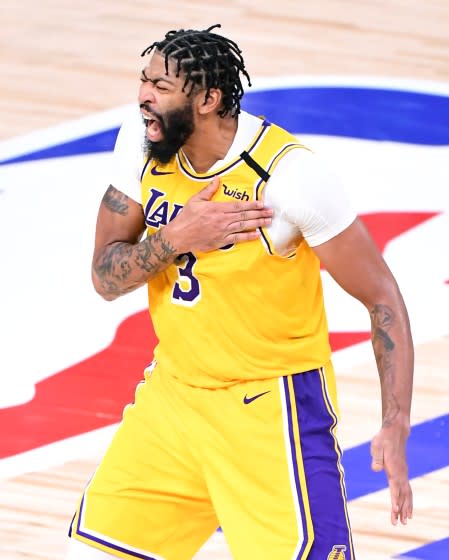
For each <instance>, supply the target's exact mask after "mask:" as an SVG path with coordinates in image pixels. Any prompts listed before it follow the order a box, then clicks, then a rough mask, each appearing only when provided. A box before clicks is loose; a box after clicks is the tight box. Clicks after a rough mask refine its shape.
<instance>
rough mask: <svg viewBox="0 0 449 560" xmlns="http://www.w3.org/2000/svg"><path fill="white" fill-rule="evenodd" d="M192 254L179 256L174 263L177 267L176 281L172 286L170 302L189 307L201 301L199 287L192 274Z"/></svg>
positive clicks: (193, 256)
mask: <svg viewBox="0 0 449 560" xmlns="http://www.w3.org/2000/svg"><path fill="white" fill-rule="evenodd" d="M196 260H197V259H196V257H195V255H194V254H193V253H184V254H182V255H179V256H178V258H177V259H176V261H175V264H176V266H177V267H178V280H177V281H176V282H175V285H174V286H173V293H172V302H173V303H176V304H178V305H186V306H188V307H191V306H192V305H195V304H196V303H197V302H198V301H199V300H200V299H201V287H200V283H199V282H198V279H197V278H195V276H194V274H193V269H194V266H195V263H196Z"/></svg>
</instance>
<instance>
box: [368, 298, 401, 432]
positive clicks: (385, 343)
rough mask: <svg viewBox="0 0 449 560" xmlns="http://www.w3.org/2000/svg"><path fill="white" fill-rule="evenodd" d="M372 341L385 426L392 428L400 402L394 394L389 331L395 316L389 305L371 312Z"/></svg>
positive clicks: (393, 369) (377, 305) (393, 366)
mask: <svg viewBox="0 0 449 560" xmlns="http://www.w3.org/2000/svg"><path fill="white" fill-rule="evenodd" d="M370 315H371V339H372V344H373V349H374V356H375V358H376V363H377V369H378V371H379V376H380V382H381V388H382V403H383V411H382V412H383V414H382V416H383V425H384V426H390V425H391V423H392V422H393V420H394V418H395V417H396V416H397V414H398V412H399V404H398V400H397V398H396V396H395V394H394V392H393V390H394V383H395V373H396V372H395V363H394V353H393V351H394V348H395V344H394V341H393V340H392V338H391V337H390V335H389V333H388V331H389V330H390V329H391V328H392V326H393V325H394V322H395V315H394V313H393V311H392V309H391V308H390V307H388V306H387V305H380V304H376V305H375V306H374V307H373V309H372V310H371V312H370Z"/></svg>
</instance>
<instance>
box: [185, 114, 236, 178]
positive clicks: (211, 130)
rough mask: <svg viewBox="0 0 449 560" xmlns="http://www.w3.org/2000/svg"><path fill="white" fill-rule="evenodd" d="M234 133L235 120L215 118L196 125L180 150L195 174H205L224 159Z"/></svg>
mask: <svg viewBox="0 0 449 560" xmlns="http://www.w3.org/2000/svg"><path fill="white" fill-rule="evenodd" d="M236 132H237V119H234V118H232V117H225V118H221V117H216V118H215V119H210V120H207V121H205V122H201V123H198V124H197V126H196V127H195V132H194V133H193V134H192V136H191V137H190V138H189V139H188V141H187V142H186V143H185V144H184V146H183V147H182V150H183V152H184V153H185V155H186V156H187V158H188V160H189V162H190V164H191V166H192V167H193V169H194V170H195V171H196V172H197V173H206V172H207V171H209V169H210V168H211V167H212V166H213V165H214V163H216V162H217V161H219V160H222V159H224V158H225V157H226V154H227V153H228V151H229V148H230V147H231V145H232V142H233V141H234V138H235V135H236Z"/></svg>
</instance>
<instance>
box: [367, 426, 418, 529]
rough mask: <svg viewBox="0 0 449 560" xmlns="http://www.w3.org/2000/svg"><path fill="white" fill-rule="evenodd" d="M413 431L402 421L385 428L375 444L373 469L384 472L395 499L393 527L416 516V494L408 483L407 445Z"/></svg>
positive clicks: (374, 441) (373, 441)
mask: <svg viewBox="0 0 449 560" xmlns="http://www.w3.org/2000/svg"><path fill="white" fill-rule="evenodd" d="M409 432H410V429H409V427H408V426H407V425H406V424H405V423H403V422H401V421H399V420H398V421H397V422H395V421H393V423H392V424H391V425H389V426H382V428H381V430H380V431H379V432H378V434H376V436H374V438H373V440H372V442H371V457H372V462H371V468H372V469H373V471H381V470H384V471H385V474H386V476H387V480H388V485H389V487H390V495H391V523H392V524H393V525H397V524H398V520H400V521H401V523H402V524H403V525H406V524H407V519H411V518H412V515H413V494H412V489H411V486H410V482H409V479H408V467H407V458H406V443H407V438H408V435H409Z"/></svg>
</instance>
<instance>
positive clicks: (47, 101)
mask: <svg viewBox="0 0 449 560" xmlns="http://www.w3.org/2000/svg"><path fill="white" fill-rule="evenodd" d="M1 16H2V32H1V35H0V46H1V48H0V70H1V76H2V78H1V84H2V85H1V88H0V104H1V109H2V111H1V119H0V140H3V141H8V140H9V139H11V138H13V137H16V136H18V135H22V134H27V133H36V132H37V131H39V130H41V129H45V128H47V127H50V126H53V125H58V124H60V123H64V122H66V121H69V120H71V119H76V118H78V117H84V116H86V115H90V114H93V113H96V112H98V111H103V110H106V109H113V108H115V107H117V106H121V105H123V104H126V103H131V102H133V101H134V98H135V93H136V88H137V78H138V73H139V71H140V68H141V64H142V61H141V59H140V57H139V54H140V52H141V50H142V49H143V47H145V46H146V45H147V44H149V43H150V42H152V41H153V40H155V39H159V38H160V37H162V36H163V34H164V33H165V32H166V31H167V30H169V29H176V28H180V27H192V28H200V27H207V26H209V25H211V24H214V23H221V24H222V26H223V28H222V31H223V33H224V34H226V35H228V36H230V37H231V38H232V39H234V40H235V41H237V43H238V44H239V45H240V47H241V48H242V49H243V52H244V55H245V59H246V63H247V67H248V69H249V71H250V73H251V75H252V76H253V77H255V78H265V77H267V78H269V77H279V76H287V77H289V76H316V77H320V76H329V75H332V76H341V77H345V78H346V79H349V77H354V76H356V77H357V76H364V77H372V78H385V79H386V80H388V79H391V80H392V82H393V81H395V80H396V81H397V80H398V79H404V80H405V79H407V80H410V79H411V80H420V81H423V82H422V83H423V84H428V83H432V84H435V83H437V82H438V83H440V84H441V83H442V84H445V85H446V86H447V85H448V84H449V2H448V1H447V0H427V1H426V2H418V1H417V0H371V1H366V2H357V1H355V0H308V1H304V0H302V1H294V0H278V1H277V2H267V1H264V0H242V1H232V0H230V1H227V2H223V3H218V2H215V3H211V2H205V1H204V0H191V1H189V2H181V1H173V0H166V1H165V2H155V1H153V0H147V1H142V0H127V1H126V2H123V1H120V0H109V1H106V0H89V1H87V0H78V2H69V1H68V0H59V1H57V0H40V1H39V2H37V3H33V2H30V1H29V0H24V1H23V2H17V1H13V0H2V3H1ZM274 102H276V99H274ZM1 188H2V185H1V184H0V189H1ZM448 196H449V195H448ZM17 227H21V228H22V227H24V225H23V224H17ZM30 233H31V232H30ZM10 235H11V237H10V239H3V240H2V244H3V243H10V242H11V240H13V238H14V231H11V232H10ZM31 237H32V236H31ZM446 239H447V238H446ZM30 241H31V247H30V248H29V250H30V251H36V250H37V248H34V247H32V239H31V240H30ZM44 249H45V248H44ZM40 250H42V248H40ZM420 255H422V253H421V251H420ZM440 259H441V260H446V261H447V252H446V253H445V254H441V255H440ZM55 266H56V264H55ZM50 272H51V271H50ZM446 272H448V274H447V276H446V280H449V271H448V269H447V267H446ZM5 273H6V268H4V269H3V268H2V274H5ZM11 273H13V271H8V274H11ZM28 273H32V271H28ZM447 289H448V290H449V286H448V287H447ZM3 297H8V294H2V298H3ZM32 297H38V294H33V295H32ZM441 305H442V307H440V308H438V309H435V310H434V312H435V314H441V313H443V314H444V315H446V317H447V315H448V311H449V309H448V307H447V299H446V300H445V301H443V302H442V303H441ZM6 327H7V325H6ZM5 332H6V329H5ZM448 333H449V328H448V330H447V331H446V333H445V335H446V336H444V335H441V336H436V337H434V338H431V337H430V339H429V340H428V341H426V342H424V343H420V344H418V345H417V347H416V383H415V397H414V403H413V417H412V420H413V423H414V424H419V423H420V422H424V421H429V420H431V419H433V418H440V417H441V418H444V415H446V417H447V414H448V413H449V398H448V397H449V381H448V375H447V373H448V372H447V363H448V362H449V338H448V336H447V334H448ZM35 336H37V337H40V336H41V337H42V338H44V337H45V333H36V334H35ZM2 342H4V343H5V344H7V340H6V339H4V340H3V341H2ZM23 344H24V352H26V346H27V341H26V340H24V342H23ZM30 359H32V356H30ZM339 363H340V367H339V368H338V384H339V392H340V404H341V408H342V416H343V421H342V424H341V430H340V437H341V441H342V444H343V447H344V448H347V447H351V446H354V445H357V444H359V443H361V442H363V441H368V440H369V439H370V437H371V436H372V435H373V434H374V433H375V431H376V430H377V427H378V415H379V404H378V381H377V374H376V371H375V367H374V361H373V360H372V359H371V358H370V356H369V355H367V357H366V360H365V361H363V362H362V363H360V364H358V365H357V366H353V367H345V366H344V360H342V361H341V362H339ZM0 368H1V369H0V375H1V376H2V377H3V379H5V378H6V377H7V376H8V371H7V370H6V366H5V364H3V365H2V364H1V357H0ZM362 378H363V382H361V381H360V380H361V379H362ZM370 395H372V398H367V396H370ZM50 405H51V403H49V406H50ZM14 429H15V427H14V425H8V426H5V425H3V426H1V428H0V438H1V434H2V433H3V434H6V431H8V432H11V431H12V432H13V431H14ZM447 430H448V426H447V424H443V423H442V424H441V433H442V434H443V435H444V433H447ZM109 436H110V432H107V433H106V434H105V439H107V438H108V437H109ZM442 439H443V441H444V437H443V438H442ZM446 441H447V437H446ZM86 446H87V444H86V443H83V441H82V440H80V451H79V457H78V458H76V459H75V460H70V461H68V462H65V461H64V455H63V454H62V455H61V461H60V462H58V460H57V459H56V460H54V461H53V465H52V466H51V467H47V468H43V467H42V465H41V464H40V463H39V464H36V465H34V464H33V461H32V460H30V461H29V463H28V464H27V467H26V468H23V469H22V473H21V474H18V475H16V476H8V477H4V479H3V480H1V481H0V558H1V559H4V560H16V559H25V558H28V559H34V560H56V559H61V558H63V553H64V549H65V546H66V538H65V535H66V530H67V526H68V523H69V521H70V518H71V516H72V513H73V509H74V506H75V503H76V501H77V499H78V496H79V494H80V492H81V490H82V488H83V486H84V484H85V482H86V480H87V478H88V477H89V476H90V474H91V472H92V470H93V469H94V468H95V465H96V462H97V461H98V459H99V456H100V453H99V451H98V450H95V449H93V448H92V446H91V447H88V446H87V447H86ZM433 452H434V453H437V454H438V453H440V454H443V455H445V454H446V455H445V456H447V450H446V449H439V448H438V443H436V444H435V448H434V449H433V450H432V453H433ZM445 465H446V466H445V467H444V468H437V469H435V470H431V471H430V472H427V473H425V474H424V475H422V476H419V477H416V478H414V480H413V488H414V493H415V517H414V519H413V521H412V522H410V523H409V525H408V526H406V527H391V526H390V524H389V516H388V503H389V502H388V494H387V492H386V490H381V491H379V492H374V493H371V494H368V495H366V496H363V497H361V498H360V499H357V500H354V501H351V502H350V516H351V520H352V526H353V531H354V540H355V546H356V550H357V552H358V558H359V559H361V560H384V559H388V558H390V557H392V556H393V555H398V554H399V553H404V552H405V551H412V550H420V549H421V547H425V546H426V545H429V544H430V543H433V542H439V543H440V546H439V548H438V553H435V554H433V556H431V555H428V556H426V555H425V554H427V553H423V554H424V555H419V554H420V553H417V554H418V555H417V556H416V558H431V557H432V558H433V559H435V560H441V559H443V558H449V461H448V463H447V464H445ZM441 543H443V544H441ZM445 546H447V548H444V547H445ZM423 550H424V549H423ZM444 550H446V552H447V553H445V552H444ZM441 551H443V552H441ZM430 554H431V553H430ZM196 558H198V560H199V559H201V560H206V559H209V560H219V559H227V558H230V555H229V553H228V551H227V549H226V545H225V543H224V539H223V537H222V535H221V534H218V533H217V535H215V536H214V537H213V538H212V539H211V541H210V542H209V543H207V544H206V545H205V547H204V549H203V550H202V551H200V552H199V553H198V555H197V557H196ZM80 560H81V559H80ZM248 560H256V559H248ZM323 560H325V559H323Z"/></svg>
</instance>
